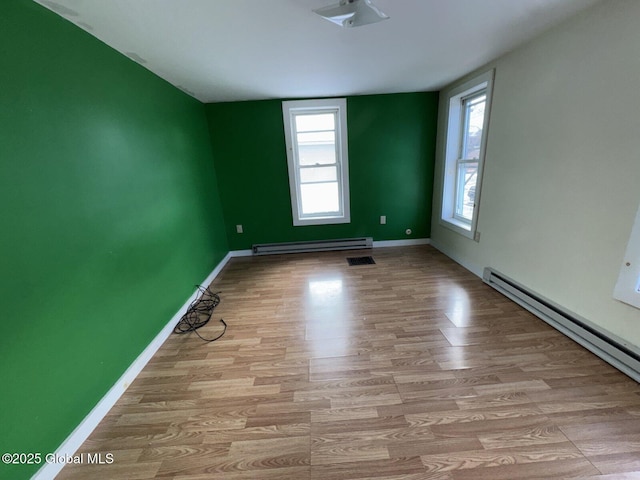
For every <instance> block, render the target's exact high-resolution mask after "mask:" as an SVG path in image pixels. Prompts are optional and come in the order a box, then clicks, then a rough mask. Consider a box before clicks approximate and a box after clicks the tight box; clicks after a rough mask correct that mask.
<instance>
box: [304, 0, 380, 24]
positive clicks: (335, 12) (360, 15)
mask: <svg viewBox="0 0 640 480" xmlns="http://www.w3.org/2000/svg"><path fill="white" fill-rule="evenodd" d="M314 13H317V14H318V15H320V16H321V17H323V18H326V19H327V20H329V21H330V22H333V23H335V24H336V25H339V26H341V27H346V28H351V27H361V26H363V25H369V24H370V23H377V22H381V21H382V20H386V19H388V18H389V16H388V15H386V14H385V13H384V12H382V11H381V10H380V9H379V8H378V7H376V6H375V5H373V4H372V3H371V0H340V3H337V4H335V5H329V6H328V7H322V8H318V9H317V10H314Z"/></svg>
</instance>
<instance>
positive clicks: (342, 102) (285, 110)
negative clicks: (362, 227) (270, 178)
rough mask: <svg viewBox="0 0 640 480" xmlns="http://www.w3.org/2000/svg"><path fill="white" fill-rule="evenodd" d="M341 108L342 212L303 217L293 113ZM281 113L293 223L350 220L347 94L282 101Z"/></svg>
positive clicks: (338, 143)
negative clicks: (340, 96)
mask: <svg viewBox="0 0 640 480" xmlns="http://www.w3.org/2000/svg"><path fill="white" fill-rule="evenodd" d="M336 109H337V111H338V115H337V121H338V125H337V126H336V137H337V138H336V142H337V145H338V146H337V149H336V154H337V157H338V158H337V159H336V160H337V164H338V190H339V194H340V204H341V206H342V209H341V210H342V214H341V215H331V216H314V217H301V215H300V213H301V210H302V209H301V204H300V196H299V185H300V175H299V169H298V167H297V159H296V158H295V157H296V155H295V151H294V148H293V135H294V132H293V122H292V121H291V119H292V114H294V113H300V112H305V111H309V112H319V111H322V110H336ZM282 115H283V119H284V137H285V142H286V146H287V164H288V169H289V190H290V194H291V212H292V214H293V225H294V226H303V225H327V224H336V223H350V222H351V211H350V206H349V154H348V151H349V148H348V143H347V100H346V98H328V99H320V100H293V101H284V102H282Z"/></svg>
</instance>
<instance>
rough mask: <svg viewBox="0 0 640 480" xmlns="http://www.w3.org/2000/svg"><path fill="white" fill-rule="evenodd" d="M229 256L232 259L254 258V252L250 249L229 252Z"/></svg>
mask: <svg viewBox="0 0 640 480" xmlns="http://www.w3.org/2000/svg"><path fill="white" fill-rule="evenodd" d="M229 255H230V256H231V258H235V257H251V256H253V250H251V249H249V250H231V251H230V252H229Z"/></svg>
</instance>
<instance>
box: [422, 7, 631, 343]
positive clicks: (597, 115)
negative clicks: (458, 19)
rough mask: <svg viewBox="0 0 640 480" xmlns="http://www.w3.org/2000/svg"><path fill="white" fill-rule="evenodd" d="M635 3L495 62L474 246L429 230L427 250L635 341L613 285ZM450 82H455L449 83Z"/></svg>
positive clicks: (626, 169) (623, 223) (568, 26)
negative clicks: (497, 276)
mask: <svg viewBox="0 0 640 480" xmlns="http://www.w3.org/2000/svg"><path fill="white" fill-rule="evenodd" d="M639 21H640V1H637V0H620V1H618V0H605V1H604V2H602V3H599V4H596V5H595V6H594V7H592V8H590V9H588V10H586V11H584V12H583V13H581V14H579V15H578V16H577V17H574V18H572V19H570V20H569V21H567V22H565V23H563V24H562V25H560V26H558V27H557V28H554V29H553V30H550V31H548V32H547V33H545V34H543V35H542V36H540V37H538V38H537V39H535V40H533V41H532V42H530V43H528V44H526V45H525V46H523V47H521V48H519V49H517V50H515V51H514V52H512V53H510V54H508V55H506V56H504V57H502V58H499V59H498V60H496V61H495V62H494V63H493V65H492V66H494V67H495V68H496V75H495V83H494V94H493V108H492V112H491V120H490V126H489V137H488V143H487V155H486V163H485V171H484V181H483V186H482V198H481V203H480V206H479V209H480V210H479V220H478V231H479V232H481V238H480V241H479V242H478V243H476V242H474V241H472V240H469V239H467V238H465V237H462V236H461V235H458V234H456V233H454V232H452V231H450V230H448V229H447V228H445V227H443V226H442V225H440V224H439V222H438V219H439V218H440V210H439V208H440V200H439V197H440V192H441V191H442V161H443V157H444V155H443V145H444V142H443V129H442V125H443V124H444V119H443V118H442V117H443V116H444V115H443V114H444V112H445V106H444V105H443V104H442V102H443V100H445V99H444V97H445V95H441V105H440V112H441V118H440V123H439V132H438V147H437V161H436V182H435V189H434V192H435V193H434V212H433V219H434V220H433V224H432V230H431V239H432V243H433V244H434V245H435V246H436V247H438V248H440V249H441V250H442V251H444V252H445V253H447V254H448V255H450V256H451V257H452V258H454V259H455V260H457V261H459V262H460V263H462V264H463V265H465V266H467V268H470V269H471V270H472V271H475V273H477V274H480V273H481V271H482V268H484V267H485V266H491V267H494V268H496V269H498V270H499V271H501V272H503V273H504V274H506V275H508V276H510V277H512V278H513V279H514V280H516V281H518V282H520V283H522V284H524V285H526V286H528V287H529V288H531V289H532V290H534V291H536V292H538V293H540V294H542V295H544V296H546V297H548V298H549V299H551V300H553V301H555V302H556V303H558V304H560V305H562V306H564V307H566V308H568V309H569V310H571V311H573V312H575V313H577V314H579V315H581V316H583V317H585V318H586V319H588V320H590V321H592V322H593V323H596V324H598V325H599V326H601V327H603V328H604V329H606V330H609V331H610V332H612V333H614V334H616V335H618V336H620V337H622V338H624V339H626V340H627V341H629V342H630V343H632V344H634V345H636V346H639V345H640V310H638V309H635V308H633V307H631V306H628V305H626V304H623V303H620V302H618V301H616V300H614V299H613V297H612V294H613V288H614V285H615V283H616V280H617V277H618V273H619V269H620V266H621V264H622V260H623V255H624V252H625V248H626V244H627V240H628V238H629V235H630V233H631V227H632V225H633V220H634V218H635V213H636V210H637V209H638V204H639V203H640V28H639V27H638V25H639ZM453 86H455V84H454V85H453Z"/></svg>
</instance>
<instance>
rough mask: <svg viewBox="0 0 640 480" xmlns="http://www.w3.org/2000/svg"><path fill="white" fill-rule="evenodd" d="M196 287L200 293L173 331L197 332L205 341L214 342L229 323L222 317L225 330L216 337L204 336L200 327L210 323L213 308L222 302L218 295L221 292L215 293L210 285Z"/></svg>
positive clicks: (221, 320)
mask: <svg viewBox="0 0 640 480" xmlns="http://www.w3.org/2000/svg"><path fill="white" fill-rule="evenodd" d="M196 287H197V288H198V291H199V292H200V295H199V296H198V298H196V299H195V300H194V301H193V302H191V305H189V308H187V312H186V313H185V314H184V315H183V316H182V318H181V319H180V321H179V322H178V324H177V325H176V326H175V327H174V329H173V333H189V332H195V334H196V335H198V337H200V338H201V339H202V340H204V341H205V342H214V341H216V340H218V339H219V338H220V337H222V336H223V335H224V332H226V331H227V324H226V322H225V321H224V320H223V319H220V322H221V323H222V324H223V325H224V330H223V331H222V333H221V334H220V335H218V336H217V337H216V338H204V337H203V336H202V335H200V334H199V333H198V328H200V327H204V326H205V325H206V324H207V323H209V320H211V315H213V309H214V308H216V307H217V306H218V304H219V303H220V295H218V294H219V293H220V292H218V293H213V292H212V291H211V290H209V287H203V286H202V285H196Z"/></svg>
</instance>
